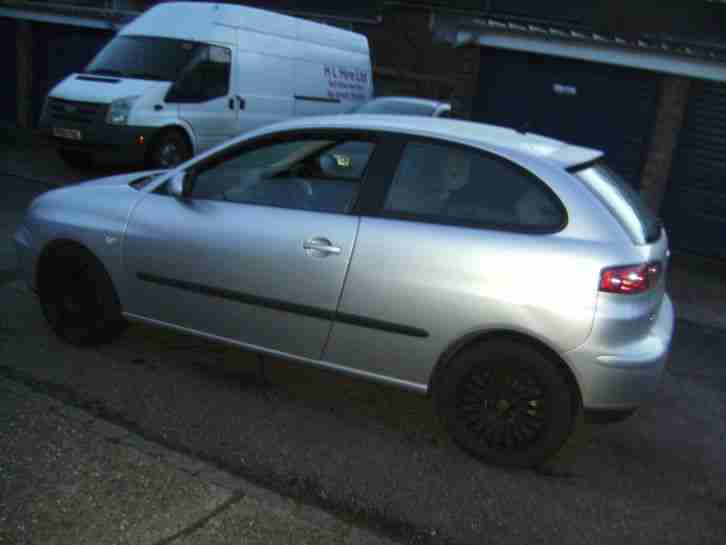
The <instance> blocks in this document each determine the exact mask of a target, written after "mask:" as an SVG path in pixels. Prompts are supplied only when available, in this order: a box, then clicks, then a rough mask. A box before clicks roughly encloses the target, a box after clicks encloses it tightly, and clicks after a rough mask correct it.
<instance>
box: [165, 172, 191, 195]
mask: <svg viewBox="0 0 726 545" xmlns="http://www.w3.org/2000/svg"><path fill="white" fill-rule="evenodd" d="M190 180H191V177H190V176H189V174H187V173H186V172H184V171H183V170H182V171H179V172H175V173H174V175H173V176H172V177H171V179H170V180H169V195H171V196H172V197H176V198H177V199H186V198H187V197H188V196H189V193H190V192H191V189H192V188H191V184H190Z"/></svg>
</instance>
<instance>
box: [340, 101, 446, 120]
mask: <svg viewBox="0 0 726 545" xmlns="http://www.w3.org/2000/svg"><path fill="white" fill-rule="evenodd" d="M434 109H435V108H434V105H432V104H427V103H425V102H414V101H408V100H394V99H383V100H371V101H369V102H365V103H364V104H361V105H360V106H358V107H357V108H355V109H354V110H353V111H352V112H351V113H355V114H393V115H422V116H426V117H431V116H433V115H434Z"/></svg>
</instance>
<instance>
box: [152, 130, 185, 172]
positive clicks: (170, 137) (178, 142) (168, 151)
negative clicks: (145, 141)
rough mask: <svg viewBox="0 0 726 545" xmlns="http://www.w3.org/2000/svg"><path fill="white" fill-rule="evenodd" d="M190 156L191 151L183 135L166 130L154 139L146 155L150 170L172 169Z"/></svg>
mask: <svg viewBox="0 0 726 545" xmlns="http://www.w3.org/2000/svg"><path fill="white" fill-rule="evenodd" d="M191 156H192V150H191V147H190V146H189V142H188V141H187V138H186V136H185V135H184V134H182V133H181V132H180V131H178V130H175V129H166V130H163V131H161V132H160V133H159V135H158V136H157V137H156V138H154V140H153V141H152V143H151V146H150V148H149V152H148V155H147V161H146V162H147V163H148V166H149V167H150V168H153V169H157V168H160V169H163V168H174V167H176V166H177V165H179V164H181V163H183V162H184V161H186V160H187V159H189V158H190V157H191Z"/></svg>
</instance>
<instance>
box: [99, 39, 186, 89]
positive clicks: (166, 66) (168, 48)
mask: <svg viewBox="0 0 726 545" xmlns="http://www.w3.org/2000/svg"><path fill="white" fill-rule="evenodd" d="M199 45H200V44H197V43H195V42H189V41H185V40H173V39H170V38H152V37H148V36H117V37H116V38H114V39H113V40H111V41H110V42H109V43H108V44H107V45H106V47H104V48H103V49H102V50H101V51H100V52H99V53H98V55H96V57H95V58H94V59H93V60H92V61H91V62H90V63H89V65H88V66H87V67H86V73H87V74H99V75H106V76H117V77H120V78H124V77H125V78H138V79H152V80H160V81H172V82H173V81H176V79H177V77H178V75H179V73H180V72H181V70H182V69H183V68H184V67H185V66H186V64H187V63H188V62H189V59H190V58H191V57H192V55H193V54H194V52H195V51H196V49H197V48H198V47H199Z"/></svg>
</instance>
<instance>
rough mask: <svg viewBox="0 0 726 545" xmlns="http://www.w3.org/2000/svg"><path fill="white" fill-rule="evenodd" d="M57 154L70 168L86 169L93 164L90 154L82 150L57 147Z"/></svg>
mask: <svg viewBox="0 0 726 545" xmlns="http://www.w3.org/2000/svg"><path fill="white" fill-rule="evenodd" d="M58 156H59V157H60V158H61V159H62V160H63V162H64V163H66V164H67V165H68V166H70V167H71V168H74V169H76V170H86V169H88V168H91V166H93V160H92V159H91V155H90V154H89V153H86V152H84V151H77V150H67V149H59V150H58Z"/></svg>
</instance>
